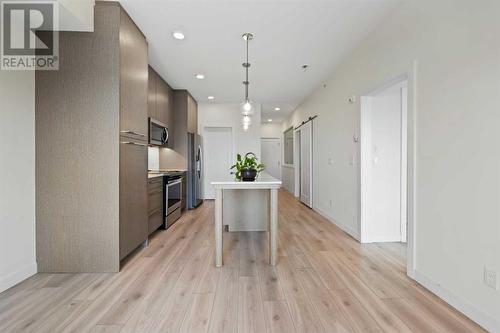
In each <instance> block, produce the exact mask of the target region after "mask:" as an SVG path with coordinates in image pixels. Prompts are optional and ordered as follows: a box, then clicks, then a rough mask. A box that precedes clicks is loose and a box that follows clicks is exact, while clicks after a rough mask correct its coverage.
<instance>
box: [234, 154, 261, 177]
mask: <svg viewBox="0 0 500 333" xmlns="http://www.w3.org/2000/svg"><path fill="white" fill-rule="evenodd" d="M257 161H258V158H257V156H255V154H254V153H252V152H249V153H246V154H245V157H242V156H241V154H236V164H233V165H231V167H230V168H229V170H234V169H236V170H235V171H231V175H235V177H236V179H238V180H241V171H243V170H256V171H257V173H260V172H261V171H263V170H264V169H265V168H266V166H265V165H264V164H262V163H260V164H258V163H257Z"/></svg>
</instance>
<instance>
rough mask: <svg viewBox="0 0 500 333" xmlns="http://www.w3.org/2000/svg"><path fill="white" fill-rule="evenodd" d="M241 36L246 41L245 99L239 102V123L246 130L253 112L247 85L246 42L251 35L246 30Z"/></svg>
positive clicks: (244, 65)
mask: <svg viewBox="0 0 500 333" xmlns="http://www.w3.org/2000/svg"><path fill="white" fill-rule="evenodd" d="M242 38H243V40H244V41H245V42H246V62H244V63H243V64H242V66H243V68H245V81H243V85H244V86H245V99H244V100H243V102H242V103H241V114H242V115H243V119H242V121H241V123H242V125H243V129H244V130H245V131H246V130H248V129H249V127H250V125H251V123H252V120H251V118H250V116H251V115H252V114H253V112H254V106H253V104H252V102H251V101H250V99H249V97H248V86H249V85H250V81H248V69H249V68H250V62H248V44H249V43H250V41H251V40H252V39H253V35H252V34H251V33H249V32H247V33H244V34H243V36H242Z"/></svg>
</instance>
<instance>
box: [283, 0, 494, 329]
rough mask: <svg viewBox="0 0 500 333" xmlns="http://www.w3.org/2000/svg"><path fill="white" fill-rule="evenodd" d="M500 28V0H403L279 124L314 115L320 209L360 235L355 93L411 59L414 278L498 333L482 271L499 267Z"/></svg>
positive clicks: (316, 188) (392, 74)
mask: <svg viewBox="0 0 500 333" xmlns="http://www.w3.org/2000/svg"><path fill="white" fill-rule="evenodd" d="M499 31H500V2H499V1H496V0H481V1H469V0H440V1H430V0H425V1H422V0H412V1H409V2H408V3H405V4H402V5H401V6H400V7H399V8H398V9H397V10H396V11H395V12H394V13H393V15H392V16H391V17H389V18H387V19H386V20H385V21H384V23H383V24H382V25H381V26H379V27H378V28H377V29H376V30H375V31H374V32H373V33H372V34H371V36H369V38H367V39H366V40H365V41H363V42H362V43H361V44H360V46H359V47H358V48H357V49H356V50H355V51H354V52H353V53H352V54H351V55H350V56H348V57H347V58H346V60H345V61H344V62H343V63H342V64H341V65H339V66H338V67H337V69H336V70H335V72H334V73H333V74H332V75H331V76H330V78H329V79H328V80H327V81H326V82H325V83H326V87H325V88H324V87H323V85H321V87H319V88H318V89H316V90H315V91H314V92H313V94H312V95H311V96H310V97H309V98H307V99H306V100H305V101H304V102H303V103H302V104H301V106H300V107H299V108H298V109H297V110H296V111H295V112H294V113H293V114H292V116H291V117H290V118H289V119H288V120H287V121H286V123H285V125H284V127H287V125H288V126H289V125H290V124H295V125H296V124H298V123H299V122H300V121H302V120H304V119H306V118H307V117H309V116H311V115H314V114H317V115H318V118H317V120H315V133H314V142H315V143H314V156H315V159H314V162H315V163H314V174H315V179H314V197H315V203H314V204H315V208H316V209H317V210H318V211H321V212H322V213H323V214H324V215H326V216H328V217H330V218H331V219H333V220H335V221H336V223H338V224H339V225H342V226H343V227H344V228H345V229H347V230H350V231H351V232H353V233H355V232H359V229H358V228H359V224H358V223H359V221H358V220H357V211H358V204H359V203H358V168H359V160H358V156H359V147H358V144H357V143H355V142H354V140H353V134H355V133H356V134H357V133H359V132H358V130H359V109H360V105H359V96H360V95H361V94H363V93H365V92H366V91H369V90H371V89H373V88H374V87H376V86H378V85H379V84H380V83H381V82H384V81H385V80H387V79H389V78H394V77H396V76H398V75H400V74H402V73H404V72H407V71H408V70H409V69H410V68H412V65H413V62H414V60H416V62H417V68H416V73H415V74H416V88H415V93H416V95H415V99H416V100H415V104H416V115H415V131H416V133H415V135H416V156H415V158H416V212H415V217H416V258H415V259H416V277H417V278H418V280H419V281H421V282H422V283H425V284H426V285H427V286H428V287H432V288H434V291H435V292H437V293H439V294H440V295H441V297H444V298H446V299H447V301H448V302H450V303H451V304H453V305H454V306H456V307H458V308H460V309H461V310H462V311H463V312H465V313H466V314H467V315H468V316H471V317H473V319H474V320H476V321H478V322H480V323H481V324H482V325H484V326H485V327H487V328H489V329H490V330H492V331H500V323H499V318H500V292H499V291H498V290H493V289H491V288H489V287H487V286H486V285H485V284H484V283H483V268H484V266H488V267H490V268H492V269H495V270H496V271H497V272H498V273H500V205H499V202H500V171H499V170H500V154H499V143H500V130H499V129H500V112H499V99H498V96H500V42H499V38H498V32H499ZM351 95H356V96H358V101H357V102H356V103H354V104H349V103H348V97H349V96H351ZM328 158H332V159H333V161H334V163H333V165H331V166H330V165H328ZM352 158H354V163H351V161H352ZM351 164H352V165H351ZM329 199H332V200H333V207H332V208H330V207H329V203H328V200H329Z"/></svg>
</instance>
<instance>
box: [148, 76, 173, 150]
mask: <svg viewBox="0 0 500 333" xmlns="http://www.w3.org/2000/svg"><path fill="white" fill-rule="evenodd" d="M148 73H149V74H148V75H149V79H148V85H149V86H148V116H149V117H151V118H153V119H156V120H158V121H160V122H162V123H163V124H165V125H166V126H167V128H168V129H169V133H170V136H169V140H168V144H167V147H170V148H173V145H174V138H173V124H174V102H173V100H174V93H173V90H172V88H170V86H169V85H168V83H167V82H165V80H163V79H162V77H161V76H160V75H159V74H158V73H157V72H156V71H155V70H154V69H153V68H152V67H151V66H149V70H148Z"/></svg>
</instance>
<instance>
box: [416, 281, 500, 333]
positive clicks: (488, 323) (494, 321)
mask: <svg viewBox="0 0 500 333" xmlns="http://www.w3.org/2000/svg"><path fill="white" fill-rule="evenodd" d="M414 279H415V281H417V282H418V283H420V284H421V285H422V286H424V287H425V288H427V289H428V290H430V291H431V292H432V293H433V294H435V295H436V296H438V297H439V298H441V299H442V300H443V301H445V302H446V303H448V304H449V305H451V306H452V307H454V308H455V309H457V310H458V311H460V312H461V313H463V314H464V315H465V316H467V317H468V318H470V319H471V320H472V321H474V322H476V323H477V324H479V325H481V326H482V327H483V328H484V329H486V330H488V331H490V332H492V333H500V319H499V318H494V317H491V316H490V315H488V314H486V313H484V312H483V311H481V310H479V309H478V308H476V307H475V306H474V305H473V304H471V303H470V302H469V301H466V300H465V299H463V298H461V297H459V296H457V295H455V294H453V293H452V292H450V291H449V290H447V289H445V288H443V287H442V286H441V285H439V284H438V283H436V282H434V281H432V280H431V279H429V278H428V277H427V276H425V275H424V274H422V273H420V272H419V271H415V274H414Z"/></svg>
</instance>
